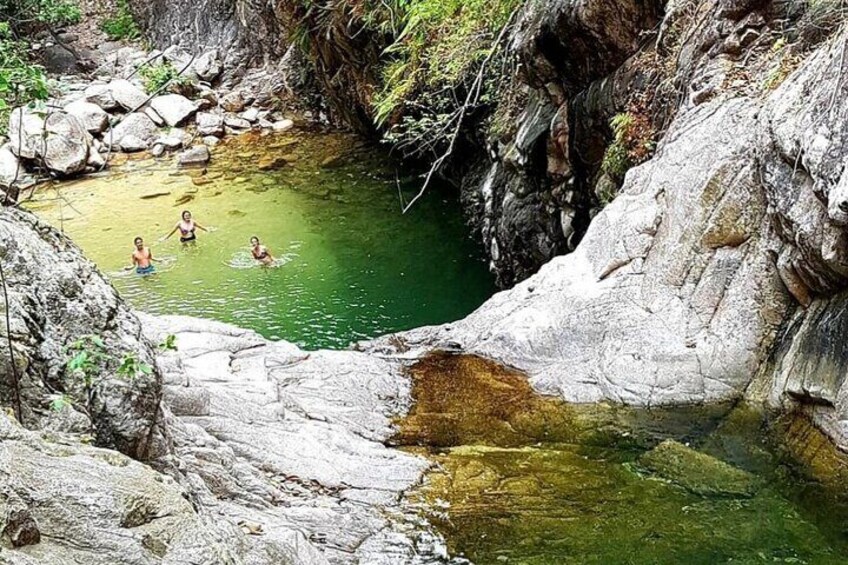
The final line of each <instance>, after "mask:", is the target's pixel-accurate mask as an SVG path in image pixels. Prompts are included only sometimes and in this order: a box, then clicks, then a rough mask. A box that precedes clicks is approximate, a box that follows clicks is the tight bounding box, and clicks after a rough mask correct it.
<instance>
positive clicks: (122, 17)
mask: <svg viewBox="0 0 848 565" xmlns="http://www.w3.org/2000/svg"><path fill="white" fill-rule="evenodd" d="M100 29H101V30H103V33H105V34H106V35H107V36H108V37H109V39H111V40H112V41H119V40H130V41H131V40H133V39H138V38H139V37H141V30H140V29H139V28H138V25H136V23H135V19H133V15H132V12H130V7H129V5H128V4H127V2H126V0H119V1H118V12H117V14H115V15H114V16H113V17H111V18H106V19H105V20H103V22H102V23H101V24H100Z"/></svg>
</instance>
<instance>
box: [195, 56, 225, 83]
mask: <svg viewBox="0 0 848 565" xmlns="http://www.w3.org/2000/svg"><path fill="white" fill-rule="evenodd" d="M192 68H193V69H194V73H195V74H196V75H197V78H199V79H200V80H205V81H206V82H211V81H213V80H215V79H216V78H217V77H218V75H220V74H221V71H222V70H223V66H222V65H221V59H220V58H219V57H218V52H217V51H207V52H206V53H204V54H202V55H201V56H200V57H198V58H197V59H195V61H194V63H193V64H192Z"/></svg>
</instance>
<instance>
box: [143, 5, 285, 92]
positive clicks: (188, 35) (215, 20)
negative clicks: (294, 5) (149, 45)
mask: <svg viewBox="0 0 848 565" xmlns="http://www.w3.org/2000/svg"><path fill="white" fill-rule="evenodd" d="M129 5H130V8H131V9H132V11H133V13H134V15H135V16H136V20H137V21H138V22H139V24H140V25H141V26H142V28H144V29H145V31H146V33H147V34H148V36H149V37H150V39H151V40H152V41H153V43H154V44H156V45H157V46H159V47H160V48H161V49H164V48H165V47H167V46H170V45H176V46H178V47H181V48H182V49H184V50H185V51H187V52H190V53H195V54H196V55H197V56H198V58H197V60H196V61H195V62H194V66H195V69H196V71H197V74H198V75H199V76H200V78H202V79H203V80H210V79H212V78H215V77H216V76H217V75H218V74H220V72H221V66H223V67H224V69H226V70H227V72H228V73H230V74H235V75H242V74H244V73H245V71H247V70H248V69H249V68H250V67H253V66H261V65H262V64H263V63H265V62H267V61H271V60H274V61H275V60H279V59H281V58H282V57H283V55H284V54H285V52H286V49H287V47H288V45H287V44H286V41H285V40H286V38H287V33H286V31H285V30H284V29H282V27H281V26H280V23H279V20H278V18H277V16H276V14H275V10H274V5H273V4H268V3H266V2H256V1H252V2H240V1H237V0H190V1H185V0H153V1H147V0H145V1H139V0H132V1H131V2H130V3H129ZM212 51H215V52H216V53H217V54H219V55H220V61H219V60H218V57H217V55H210V54H209V53H210V52H212Z"/></svg>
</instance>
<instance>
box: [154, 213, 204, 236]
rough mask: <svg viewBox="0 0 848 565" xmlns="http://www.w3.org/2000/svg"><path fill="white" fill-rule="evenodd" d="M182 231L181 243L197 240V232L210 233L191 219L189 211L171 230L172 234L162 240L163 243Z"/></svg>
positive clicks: (183, 214)
mask: <svg viewBox="0 0 848 565" xmlns="http://www.w3.org/2000/svg"><path fill="white" fill-rule="evenodd" d="M177 230H179V231H180V243H189V242H192V241H195V240H197V235H196V233H195V232H196V231H197V230H203V231H205V232H207V233H209V230H208V229H206V228H204V227H203V226H201V225H200V224H198V223H197V222H195V221H194V219H193V218H192V217H191V212H189V211H188V210H184V211H183V213H182V216H181V218H180V221H179V222H177V224H176V225H175V226H174V229H172V230H171V233H169V234H168V235H166V236H165V237H163V238H162V241H165V240H166V239H168V238H169V237H171V236H172V235H174V234H175V233H176V231H177Z"/></svg>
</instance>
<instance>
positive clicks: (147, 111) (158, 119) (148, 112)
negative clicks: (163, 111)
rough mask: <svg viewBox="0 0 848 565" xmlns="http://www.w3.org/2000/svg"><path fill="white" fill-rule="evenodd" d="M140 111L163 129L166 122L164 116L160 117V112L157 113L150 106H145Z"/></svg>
mask: <svg viewBox="0 0 848 565" xmlns="http://www.w3.org/2000/svg"><path fill="white" fill-rule="evenodd" d="M140 111H141V112H142V113H144V114H145V115H147V117H148V118H150V121H152V122H153V123H154V124H156V125H157V126H158V127H160V128H161V127H163V126H164V125H165V120H164V119H163V118H162V116H160V115H159V112H157V111H156V110H154V109H153V108H151V107H150V106H145V107H144V108H142V109H141V110H140Z"/></svg>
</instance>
